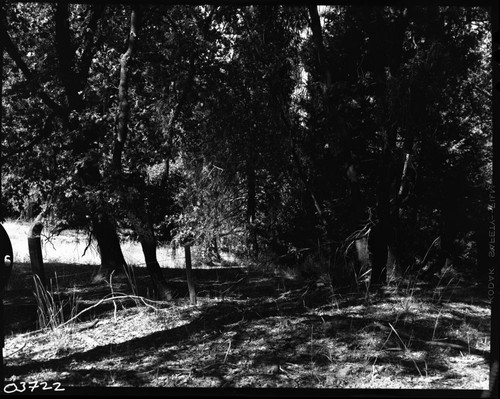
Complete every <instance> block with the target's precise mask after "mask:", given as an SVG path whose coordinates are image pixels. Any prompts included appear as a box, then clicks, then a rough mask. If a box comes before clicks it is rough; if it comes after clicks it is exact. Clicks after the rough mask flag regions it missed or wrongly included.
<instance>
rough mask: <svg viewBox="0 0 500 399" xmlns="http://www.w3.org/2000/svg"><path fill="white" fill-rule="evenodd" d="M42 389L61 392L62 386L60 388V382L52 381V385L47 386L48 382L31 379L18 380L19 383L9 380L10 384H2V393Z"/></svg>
mask: <svg viewBox="0 0 500 399" xmlns="http://www.w3.org/2000/svg"><path fill="white" fill-rule="evenodd" d="M40 388H41V389H42V391H51V390H54V391H56V392H61V391H64V390H65V389H64V388H61V383H60V382H53V383H52V386H49V384H48V383H47V382H45V381H41V382H38V381H32V382H28V383H26V382H24V381H20V382H19V383H17V382H11V383H10V384H7V385H5V386H4V388H3V391H4V393H14V392H19V393H22V392H25V391H26V390H28V391H31V392H34V391H35V389H40Z"/></svg>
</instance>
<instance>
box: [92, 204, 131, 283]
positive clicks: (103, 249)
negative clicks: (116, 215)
mask: <svg viewBox="0 0 500 399" xmlns="http://www.w3.org/2000/svg"><path fill="white" fill-rule="evenodd" d="M91 228H92V233H93V235H94V237H95V240H96V241H97V246H98V248H99V254H100V256H101V270H100V271H99V273H98V278H100V277H105V278H108V277H109V275H110V274H111V273H113V272H114V273H121V272H122V271H124V270H125V267H126V262H125V258H124V257H123V252H122V249H121V246H120V238H119V237H118V234H117V232H116V224H115V223H114V221H113V220H111V219H110V217H109V216H108V215H107V214H106V213H102V214H101V215H99V216H96V217H94V218H92V221H91ZM104 275H105V276H104Z"/></svg>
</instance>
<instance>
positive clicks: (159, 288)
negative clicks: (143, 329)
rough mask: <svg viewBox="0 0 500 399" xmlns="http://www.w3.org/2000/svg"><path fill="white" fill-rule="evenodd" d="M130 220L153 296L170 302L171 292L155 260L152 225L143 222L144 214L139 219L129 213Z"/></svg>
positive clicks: (145, 221)
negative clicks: (139, 244)
mask: <svg viewBox="0 0 500 399" xmlns="http://www.w3.org/2000/svg"><path fill="white" fill-rule="evenodd" d="M141 213H143V212H141ZM130 219H131V220H132V222H133V224H134V230H135V232H136V233H137V234H138V236H139V242H140V243H141V247H142V252H143V253H144V261H145V262H146V268H147V270H148V273H149V276H150V277H151V281H152V283H153V290H154V296H155V297H157V298H159V299H166V300H171V299H172V292H171V290H170V289H169V288H168V286H167V281H166V280H165V277H164V276H163V273H162V270H161V267H160V264H159V263H158V259H157V258H156V247H157V243H156V238H155V234H154V230H153V226H152V224H151V223H150V222H149V221H148V220H145V219H147V215H145V214H143V215H142V217H139V216H138V215H136V214H132V213H130Z"/></svg>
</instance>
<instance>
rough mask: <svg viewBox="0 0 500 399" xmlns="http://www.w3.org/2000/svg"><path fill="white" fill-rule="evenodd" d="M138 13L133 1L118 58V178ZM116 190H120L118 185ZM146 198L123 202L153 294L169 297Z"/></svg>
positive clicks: (115, 159) (115, 166)
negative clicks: (125, 44) (124, 45)
mask: <svg viewBox="0 0 500 399" xmlns="http://www.w3.org/2000/svg"><path fill="white" fill-rule="evenodd" d="M139 20H140V13H139V9H138V7H137V5H132V11H131V14H130V32H129V36H128V48H127V51H126V52H125V53H124V54H123V55H122V57H121V58H120V83H119V86H118V100H119V103H120V105H119V107H120V108H119V115H118V131H117V135H116V137H115V147H114V151H113V161H112V166H113V171H114V174H115V176H116V177H117V178H118V179H121V178H122V153H123V149H124V146H125V143H126V140H127V134H128V127H127V124H128V122H129V114H130V102H129V99H128V87H129V78H130V77H129V64H130V60H131V58H132V57H133V55H134V49H135V46H136V42H137V35H138V32H139ZM118 190H123V189H122V188H119V189H118ZM124 194H125V193H123V192H119V195H121V196H122V197H127V196H126V195H124ZM145 200H146V199H145V198H144V197H142V196H141V198H135V199H134V200H129V199H128V200H127V199H126V200H125V204H126V206H127V207H128V208H129V216H130V219H131V221H132V224H133V226H134V230H135V231H136V233H137V235H138V236H139V242H140V243H141V246H142V251H143V253H144V260H145V262H146V268H147V270H148V272H149V275H150V277H151V280H152V283H153V287H154V290H155V292H156V295H157V296H158V297H159V298H161V299H167V300H170V299H172V293H171V291H170V290H169V289H168V287H167V283H166V280H165V277H164V276H163V274H162V271H161V268H160V264H159V263H158V260H157V258H156V247H157V244H156V238H155V233H154V228H153V224H152V223H151V221H150V217H149V214H148V210H147V207H146V203H145Z"/></svg>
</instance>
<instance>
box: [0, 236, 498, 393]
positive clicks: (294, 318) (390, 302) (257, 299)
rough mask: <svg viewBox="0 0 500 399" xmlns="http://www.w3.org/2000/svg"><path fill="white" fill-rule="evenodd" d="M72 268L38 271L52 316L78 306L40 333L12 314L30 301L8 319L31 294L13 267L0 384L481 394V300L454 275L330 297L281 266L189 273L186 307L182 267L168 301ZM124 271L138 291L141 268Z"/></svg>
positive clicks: (323, 287) (484, 353) (484, 344)
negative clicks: (193, 293)
mask: <svg viewBox="0 0 500 399" xmlns="http://www.w3.org/2000/svg"><path fill="white" fill-rule="evenodd" d="M8 232H9V233H10V231H9V230H8ZM16 234H18V236H20V237H21V238H22V234H20V233H19V231H18V232H17V233H16ZM14 235H15V234H14ZM16 239H17V238H16ZM13 241H14V240H13ZM53 242H55V241H53ZM14 245H16V244H14ZM64 245H67V246H68V247H69V246H70V245H76V244H75V243H71V242H69V241H66V244H64V241H63V240H62V241H61V242H60V243H59V244H58V246H64ZM55 246H56V245H55ZM58 246H56V248H57V247H58ZM127 248H128V249H127ZM131 248H132V245H131V246H130V247H127V246H124V252H126V251H128V253H132V252H133V251H134V250H133V249H131ZM179 252H181V251H179ZM61 253H62V252H61ZM179 255H181V254H180V253H179ZM62 259H63V258H57V260H58V261H61V260H62ZM79 259H80V262H79V265H71V264H69V263H62V262H59V263H48V264H47V265H46V267H47V277H49V279H50V278H52V279H55V277H56V273H57V280H56V281H57V283H58V285H57V287H56V286H53V288H52V289H51V290H50V291H49V292H48V293H47V295H49V302H50V296H51V298H52V299H53V302H54V306H53V313H55V314H59V309H61V308H60V305H61V304H64V303H65V302H64V301H68V300H69V299H70V298H78V301H77V303H78V311H79V313H78V314H75V312H72V311H71V306H69V309H67V310H66V313H64V312H62V313H63V315H62V316H61V317H62V318H61V319H60V320H59V321H60V322H59V324H58V325H54V327H53V328H52V329H49V330H47V329H46V330H36V329H37V327H36V325H35V323H33V324H32V325H30V324H29V323H25V324H22V323H21V321H19V320H17V319H15V318H16V317H21V316H23V317H27V318H29V317H32V316H33V315H35V316H36V304H35V303H33V307H32V310H31V311H29V312H28V311H26V314H24V315H23V314H21V313H22V312H21V310H22V309H24V306H25V305H26V306H27V305H29V303H28V302H29V298H25V297H23V296H22V294H21V292H20V291H21V288H22V287H24V289H25V291H26V290H27V291H28V292H29V291H30V290H32V289H31V288H27V285H28V284H32V283H30V279H31V276H30V275H29V265H27V264H24V265H16V266H15V269H14V273H17V274H13V276H12V279H13V281H12V282H11V286H10V288H9V289H8V291H7V303H6V316H7V321H8V324H7V326H6V327H7V331H8V335H7V339H6V345H5V360H6V375H7V377H9V378H10V379H17V380H20V381H33V380H38V381H58V382H61V383H62V384H63V386H66V387H69V386H77V387H82V386H84V387H111V386H120V387H123V386H127V387H164V388H171V387H217V388H220V387H232V388H241V387H256V388H263V387H268V388H329V389H336V388H360V389H376V388H395V389H399V388H410V389H414V388H425V389H485V388H486V387H487V385H488V362H487V358H488V355H489V344H490V341H489V339H490V338H489V337H490V331H489V328H490V320H489V316H490V311H489V307H488V303H487V301H486V300H485V295H486V294H485V293H484V292H481V291H479V290H477V289H473V288H471V287H467V286H466V285H465V284H464V282H463V281H461V280H460V279H458V278H456V277H455V276H449V277H444V278H443V279H442V280H441V281H439V283H438V284H437V285H434V286H430V285H426V284H423V283H418V282H416V281H407V280H405V281H401V282H400V283H399V284H398V285H396V286H391V287H389V288H388V289H387V290H386V292H385V293H377V294H371V293H366V292H339V291H333V290H332V289H331V287H328V284H325V283H324V282H322V281H321V278H322V277H321V276H320V277H319V279H318V281H317V282H316V285H315V287H314V288H311V286H310V285H308V286H305V285H304V281H301V280H300V276H299V275H298V274H297V273H296V271H295V270H292V269H286V270H284V271H283V272H282V273H276V271H275V270H272V272H271V271H270V272H269V273H267V274H266V273H265V272H264V271H262V270H256V269H252V270H250V269H238V268H234V269H232V270H230V271H229V270H224V269H196V270H195V276H196V279H197V287H198V293H199V305H198V306H197V307H192V306H189V304H188V301H189V299H188V293H187V288H186V281H185V273H184V272H183V270H179V269H169V270H166V272H168V273H167V275H168V276H169V277H168V278H169V282H170V283H171V284H172V286H175V289H176V290H177V296H176V299H175V300H174V301H171V302H168V303H166V302H165V303H164V302H151V301H149V302H147V301H146V302H145V301H144V300H143V299H140V297H136V296H132V294H133V293H132V292H128V291H126V290H127V284H126V278H127V277H126V276H122V277H113V279H112V281H108V282H102V283H101V284H97V285H96V284H93V285H92V284H89V283H88V281H90V278H88V277H90V275H91V273H92V270H89V268H90V269H93V267H91V265H92V264H83V262H81V258H79ZM89 266H90V267H89ZM141 269H142V270H141ZM133 270H134V273H135V277H130V278H134V279H136V280H137V281H138V282H139V285H140V284H141V283H143V282H144V275H143V274H141V271H144V268H140V267H139V268H135V269H133ZM85 273H86V274H85ZM82 276H85V278H83V277H82ZM79 279H80V280H79ZM30 287H31V286H30ZM124 294H125V295H124ZM58 299H59V300H58ZM66 303H68V302H66ZM75 303H76V302H75ZM75 309H76V307H75ZM30 312H31V313H30ZM14 321H16V323H17V322H19V323H18V324H16V323H15V322H14Z"/></svg>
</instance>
